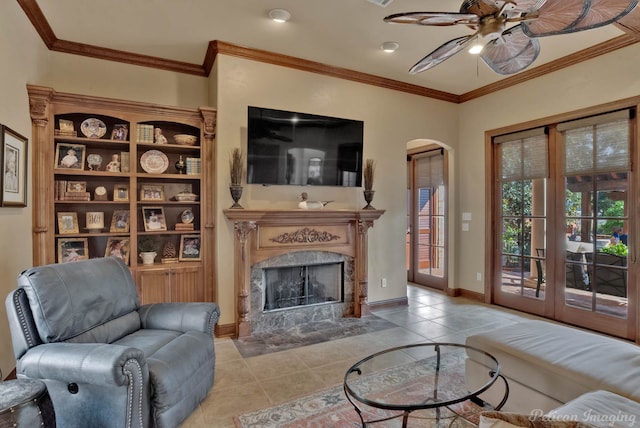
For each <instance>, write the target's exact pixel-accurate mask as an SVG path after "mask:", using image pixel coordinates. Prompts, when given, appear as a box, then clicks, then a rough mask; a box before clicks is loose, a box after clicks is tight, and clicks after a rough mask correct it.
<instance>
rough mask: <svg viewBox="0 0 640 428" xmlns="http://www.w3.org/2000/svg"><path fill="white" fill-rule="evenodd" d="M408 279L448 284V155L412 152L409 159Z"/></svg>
mask: <svg viewBox="0 0 640 428" xmlns="http://www.w3.org/2000/svg"><path fill="white" fill-rule="evenodd" d="M407 168H408V169H407V170H408V179H407V184H408V186H407V279H408V281H411V282H415V283H417V284H421V285H426V286H429V287H433V288H437V289H441V290H444V289H445V288H446V284H447V275H446V274H447V272H446V265H447V264H446V262H447V251H446V227H445V225H446V185H445V180H444V176H445V174H444V171H445V155H444V152H443V150H442V149H440V148H438V149H436V150H430V151H424V152H421V153H415V154H411V155H409V157H408V162H407Z"/></svg>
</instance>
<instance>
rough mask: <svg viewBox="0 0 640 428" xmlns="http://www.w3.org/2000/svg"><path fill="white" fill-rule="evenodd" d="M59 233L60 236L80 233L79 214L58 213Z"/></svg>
mask: <svg viewBox="0 0 640 428" xmlns="http://www.w3.org/2000/svg"><path fill="white" fill-rule="evenodd" d="M58 233H59V234H60V235H69V234H73V233H80V228H79V227H78V214H77V213H76V212H59V213H58Z"/></svg>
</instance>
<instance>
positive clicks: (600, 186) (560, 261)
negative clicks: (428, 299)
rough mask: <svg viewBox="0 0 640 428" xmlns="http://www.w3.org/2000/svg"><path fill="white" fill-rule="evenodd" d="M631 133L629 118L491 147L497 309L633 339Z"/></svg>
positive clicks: (570, 126) (589, 122) (503, 138)
mask: <svg viewBox="0 0 640 428" xmlns="http://www.w3.org/2000/svg"><path fill="white" fill-rule="evenodd" d="M634 130H635V118H634V114H633V112H632V111H631V110H629V109H625V110H620V111H617V112H614V113H608V114H600V115H596V116H590V117H586V118H582V119H577V120H571V121H565V122H561V123H556V124H550V125H549V126H548V127H544V128H538V129H531V130H527V131H523V132H518V133H512V134H506V135H500V136H496V137H494V138H493V144H492V148H493V151H492V152H493V158H492V161H493V164H494V165H495V166H496V168H494V171H495V172H494V183H495V185H494V188H493V190H492V200H493V214H492V215H493V217H494V218H495V219H497V221H496V222H495V227H494V230H493V232H492V235H493V236H494V238H493V248H494V250H495V251H494V252H493V254H494V255H495V256H494V258H493V262H492V266H493V267H492V270H493V275H492V299H493V301H494V302H495V303H498V304H501V305H504V306H508V307H512V308H514V309H519V310H523V311H526V312H530V313H534V314H538V315H541V316H545V317H548V318H552V319H556V320H558V321H563V322H567V323H570V324H574V325H579V326H583V327H586V328H589V329H592V330H597V331H601V332H604V333H608V334H613V335H616V336H620V337H625V338H630V339H635V338H636V326H635V320H636V310H635V305H636V301H637V287H636V285H635V282H636V278H638V273H637V270H638V269H637V267H636V265H635V254H636V251H637V249H638V243H637V240H636V241H633V240H632V238H631V237H632V234H630V233H629V231H632V230H636V228H637V227H638V223H639V220H640V219H638V218H636V217H637V214H636V215H634V213H637V210H635V212H634V210H633V209H632V208H631V207H632V206H636V205H637V197H635V196H634V195H635V194H636V193H637V190H635V191H634V189H638V184H637V181H638V177H637V174H634V172H633V170H632V162H631V159H632V158H633V156H634V155H636V150H635V149H634V145H633V144H631V142H632V141H635V137H634V135H635V132H634ZM636 156H637V155H636Z"/></svg>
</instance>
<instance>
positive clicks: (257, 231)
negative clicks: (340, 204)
mask: <svg viewBox="0 0 640 428" xmlns="http://www.w3.org/2000/svg"><path fill="white" fill-rule="evenodd" d="M383 213H384V210H376V209H367V210H364V209H363V210H327V209H323V210H248V209H242V210H240V209H237V210H236V209H227V210H224V214H225V216H226V217H227V218H228V219H229V220H231V221H232V222H233V229H234V232H235V240H234V271H235V274H234V290H235V296H236V322H235V326H234V327H235V331H233V332H232V334H234V335H235V336H236V337H246V336H250V335H251V334H252V332H258V331H268V330H270V329H276V328H279V327H289V326H298V325H302V324H305V323H307V322H309V321H316V320H326V319H329V318H337V317H345V316H354V317H361V316H364V315H367V314H368V313H369V308H368V305H367V231H368V229H369V228H370V227H371V226H373V222H374V220H377V219H378V218H380V216H381V215H382V214H383ZM319 265H335V266H340V267H341V268H338V270H339V271H341V272H339V273H338V274H335V273H334V274H332V275H335V278H334V279H331V280H327V282H331V283H333V284H334V285H335V284H340V283H342V289H341V290H340V287H339V286H338V292H336V291H335V290H334V291H332V293H334V294H333V295H331V297H326V296H325V298H324V301H323V302H318V301H316V302H315V303H313V304H309V305H299V304H298V303H300V299H301V297H300V296H297V297H295V298H292V301H294V302H295V301H296V300H297V302H296V304H295V305H292V306H288V307H286V308H285V307H279V306H278V305H280V304H276V303H274V299H275V298H274V297H273V296H272V297H267V296H268V295H267V294H265V285H264V284H265V277H266V276H267V275H268V273H265V270H268V269H270V268H275V267H278V268H294V271H296V270H297V274H298V276H300V270H299V269H300V266H307V267H310V266H312V267H313V266H319ZM267 272H268V271H267ZM312 274H313V272H312ZM302 275H303V276H308V275H309V273H308V270H307V272H306V273H305V272H303V273H302ZM323 275H325V274H323ZM311 288H312V294H313V287H311ZM340 291H341V294H342V295H341V296H340ZM276 294H277V293H276ZM323 294H324V291H323ZM265 305H267V306H268V307H267V308H266V310H265Z"/></svg>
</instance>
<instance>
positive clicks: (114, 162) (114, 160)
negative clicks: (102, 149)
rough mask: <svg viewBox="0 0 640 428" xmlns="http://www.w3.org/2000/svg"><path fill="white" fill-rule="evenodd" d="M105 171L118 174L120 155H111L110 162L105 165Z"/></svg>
mask: <svg viewBox="0 0 640 428" xmlns="http://www.w3.org/2000/svg"><path fill="white" fill-rule="evenodd" d="M105 171H109V172H120V155H119V154H117V153H114V154H112V155H111V162H109V163H108V164H107V167H106V168H105Z"/></svg>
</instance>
